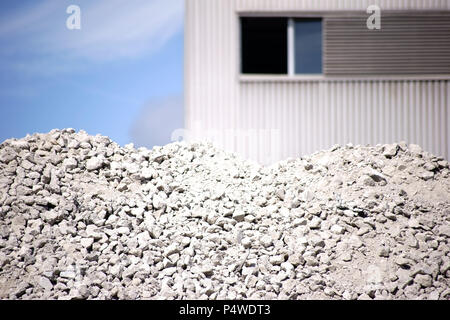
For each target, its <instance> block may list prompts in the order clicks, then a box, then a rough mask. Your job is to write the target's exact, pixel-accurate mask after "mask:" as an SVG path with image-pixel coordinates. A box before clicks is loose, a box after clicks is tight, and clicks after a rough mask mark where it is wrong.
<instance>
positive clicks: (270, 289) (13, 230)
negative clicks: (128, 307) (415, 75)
mask: <svg viewBox="0 0 450 320" xmlns="http://www.w3.org/2000/svg"><path fill="white" fill-rule="evenodd" d="M449 219H450V179H449V163H448V161H446V160H444V159H443V158H441V157H436V156H433V155H431V154H429V153H427V152H424V151H423V150H422V149H421V148H420V147H419V146H417V145H412V144H410V145H407V144H406V143H399V144H390V145H377V146H353V145H346V146H335V147H333V148H331V149H330V150H327V151H321V152H317V153H314V154H313V155H310V156H308V157H303V158H298V159H288V160H286V161H282V162H279V163H277V164H276V165H273V166H271V167H263V166H259V165H258V164H255V163H252V162H249V161H245V160H242V159H241V158H239V157H238V156H236V155H233V154H231V153H227V152H224V151H221V150H218V149H217V148H215V147H213V146H212V145H211V144H208V143H184V142H177V143H172V144H168V145H166V146H164V147H155V148H153V149H152V150H148V149H145V148H139V149H135V148H134V147H133V145H128V146H125V147H124V148H122V147H120V146H119V145H117V144H116V143H114V142H112V141H111V140H110V139H109V138H107V137H104V136H100V135H97V136H90V135H88V134H87V133H86V132H84V131H80V132H75V131H74V130H72V129H66V130H53V131H51V132H50V133H48V134H34V135H28V136H27V137H25V138H23V139H10V140H6V141H4V142H3V143H2V144H1V145H0V298H1V299H449V298H450V286H449V284H450V280H449V276H450V256H449V237H450V224H449V221H450V220H449Z"/></svg>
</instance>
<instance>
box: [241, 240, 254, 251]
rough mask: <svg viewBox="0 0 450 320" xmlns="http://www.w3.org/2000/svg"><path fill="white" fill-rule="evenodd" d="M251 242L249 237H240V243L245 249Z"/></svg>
mask: <svg viewBox="0 0 450 320" xmlns="http://www.w3.org/2000/svg"><path fill="white" fill-rule="evenodd" d="M252 243H253V241H252V239H250V238H248V237H246V238H244V239H242V241H241V244H242V245H243V246H244V248H246V249H248V248H250V247H251V246H252Z"/></svg>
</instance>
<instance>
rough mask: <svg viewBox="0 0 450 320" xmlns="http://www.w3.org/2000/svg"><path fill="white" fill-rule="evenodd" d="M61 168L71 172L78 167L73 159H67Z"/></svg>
mask: <svg viewBox="0 0 450 320" xmlns="http://www.w3.org/2000/svg"><path fill="white" fill-rule="evenodd" d="M63 167H64V168H66V170H73V169H75V168H76V167H78V161H77V159H75V158H67V159H65V160H64V161H63Z"/></svg>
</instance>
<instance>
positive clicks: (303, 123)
mask: <svg viewBox="0 0 450 320" xmlns="http://www.w3.org/2000/svg"><path fill="white" fill-rule="evenodd" d="M373 3H378V4H380V5H381V6H382V8H389V9H410V8H412V9H436V10H444V9H445V10H448V9H450V1H447V0H446V1H409V0H407V1H406V0H405V1H395V0H394V1H390V0H389V1H365V3H364V1H349V0H342V1H334V0H332V1H331V0H330V1H325V0H319V1H317V0H309V1H293V0H285V1H280V0H271V1H269V0H186V6H185V8H186V19H185V117H186V118H185V126H186V128H187V129H188V131H189V132H190V133H191V136H190V138H191V140H196V139H203V138H205V137H206V136H210V137H211V136H212V139H213V140H214V141H215V142H216V143H217V144H218V145H219V146H221V147H224V148H225V149H227V150H230V151H238V152H239V153H241V154H242V155H244V156H246V157H250V158H252V159H254V160H257V161H259V162H261V163H264V164H267V163H271V162H273V161H275V160H281V159H283V158H286V157H289V156H299V155H304V154H309V153H312V152H314V151H317V150H320V149H324V148H329V147H331V146H332V145H333V144H335V143H340V144H345V143H348V142H352V143H354V144H358V143H359V144H364V143H370V144H376V143H385V142H394V141H399V140H405V141H408V142H411V143H418V144H420V145H422V146H423V147H424V148H425V150H428V151H430V152H433V153H435V154H437V155H442V156H444V157H446V158H447V159H449V158H450V154H449V152H450V151H449V150H450V139H449V136H450V128H449V123H450V110H449V105H450V97H449V93H450V84H449V81H448V80H441V81H434V80H430V81H418V80H395V81H394V80H380V79H376V80H364V81H362V80H361V81H354V80H351V79H350V80H345V79H341V80H333V81H331V80H326V79H325V80H314V81H304V80H299V81H296V80H289V81H281V80H279V81H278V80H277V81H258V80H255V81H239V28H238V26H239V24H238V14H237V10H241V11H257V10H262V11H268V10H273V9H276V10H280V11H282V10H284V11H294V12H299V11H302V10H336V9H338V10H349V9H357V10H365V8H366V7H367V6H368V5H370V4H373ZM382 27H383V21H382ZM271 130H273V131H271ZM243 136H244V137H243ZM276 147H279V152H278V151H277V149H276ZM270 152H272V157H270V155H271V154H270Z"/></svg>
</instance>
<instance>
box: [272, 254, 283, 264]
mask: <svg viewBox="0 0 450 320" xmlns="http://www.w3.org/2000/svg"><path fill="white" fill-rule="evenodd" d="M269 262H270V263H271V264H273V265H280V264H282V263H283V262H284V256H282V255H275V256H271V257H270V258H269Z"/></svg>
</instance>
